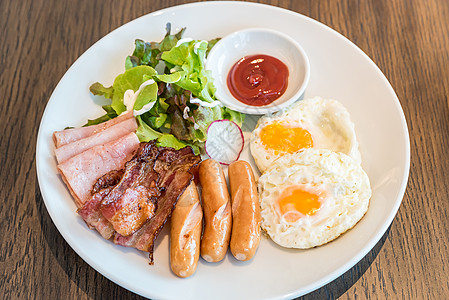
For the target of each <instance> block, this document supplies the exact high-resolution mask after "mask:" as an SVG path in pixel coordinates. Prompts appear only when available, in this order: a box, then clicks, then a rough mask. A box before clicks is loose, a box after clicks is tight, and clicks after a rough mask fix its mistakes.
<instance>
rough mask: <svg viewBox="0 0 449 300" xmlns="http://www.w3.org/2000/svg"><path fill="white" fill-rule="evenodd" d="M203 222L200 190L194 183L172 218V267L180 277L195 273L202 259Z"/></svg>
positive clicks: (183, 195)
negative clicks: (200, 258) (199, 260)
mask: <svg viewBox="0 0 449 300" xmlns="http://www.w3.org/2000/svg"><path fill="white" fill-rule="evenodd" d="M202 220H203V212H202V210H201V205H200V200H199V196H198V190H197V187H196V185H195V183H194V182H192V183H191V184H190V185H189V186H188V187H187V189H186V190H185V191H184V193H183V194H182V195H181V197H180V198H179V200H178V203H177V204H176V207H175V210H174V211H173V214H172V217H171V230H170V266H171V269H172V271H173V273H175V274H176V275H177V276H179V277H188V276H190V275H192V274H193V273H195V270H196V267H197V264H198V259H199V257H200V240H201V231H202V228H203V224H202Z"/></svg>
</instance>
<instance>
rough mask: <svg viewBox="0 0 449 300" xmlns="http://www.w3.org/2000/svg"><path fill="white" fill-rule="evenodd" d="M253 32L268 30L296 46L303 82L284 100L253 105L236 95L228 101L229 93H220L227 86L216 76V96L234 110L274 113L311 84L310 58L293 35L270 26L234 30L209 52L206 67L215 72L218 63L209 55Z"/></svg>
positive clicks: (293, 100)
mask: <svg viewBox="0 0 449 300" xmlns="http://www.w3.org/2000/svg"><path fill="white" fill-rule="evenodd" d="M251 32H266V33H270V34H272V35H277V36H279V37H281V38H282V39H284V40H286V41H287V42H288V43H289V44H291V45H293V46H294V48H295V49H296V50H297V51H296V52H297V53H299V56H300V58H301V60H302V61H303V63H304V68H303V72H304V79H303V80H302V82H301V84H300V85H299V89H298V91H297V92H296V93H295V94H293V95H292V96H291V97H290V98H287V99H285V100H283V101H282V102H281V103H277V101H278V100H275V101H273V102H272V103H270V104H268V105H264V106H251V105H248V104H245V103H242V102H240V101H239V100H237V99H235V98H234V97H233V101H228V98H229V97H228V96H227V95H223V94H222V93H220V88H222V89H227V86H222V84H220V86H219V83H218V80H217V79H216V78H214V85H215V87H216V89H217V90H216V92H215V96H216V98H217V100H219V101H220V102H221V103H222V104H223V105H224V106H226V107H228V108H230V109H232V110H235V111H238V112H241V113H244V114H249V115H264V114H268V113H274V112H277V111H279V110H281V109H284V108H285V107H288V106H290V105H291V104H293V103H294V102H296V101H297V100H299V99H300V98H301V96H302V95H303V94H304V92H305V90H306V88H307V86H308V84H309V80H310V72H311V71H310V70H311V67H310V60H309V57H308V55H307V52H306V51H305V50H304V48H303V47H302V46H301V44H300V43H299V42H298V41H297V40H295V39H293V38H292V37H290V36H289V35H287V34H285V33H283V32H281V31H277V30H274V29H270V28H264V27H249V28H245V29H241V30H237V31H234V32H232V33H230V34H228V35H225V36H224V37H222V38H221V39H220V40H219V41H218V42H217V43H216V44H215V45H214V46H213V47H212V49H211V50H210V52H209V54H208V55H207V60H206V66H205V67H206V70H210V71H211V72H212V74H213V73H214V71H215V70H216V69H215V70H213V68H211V67H213V66H216V63H215V62H214V61H213V60H210V59H209V57H213V55H214V54H215V53H216V52H217V51H219V49H220V47H221V46H222V45H224V43H225V42H226V41H228V40H231V39H232V38H235V37H236V36H238V35H241V34H246V33H251ZM259 54H264V53H259ZM244 56H246V55H244ZM211 61H212V62H211ZM287 67H289V66H287ZM287 89H288V87H287ZM223 99H224V100H223Z"/></svg>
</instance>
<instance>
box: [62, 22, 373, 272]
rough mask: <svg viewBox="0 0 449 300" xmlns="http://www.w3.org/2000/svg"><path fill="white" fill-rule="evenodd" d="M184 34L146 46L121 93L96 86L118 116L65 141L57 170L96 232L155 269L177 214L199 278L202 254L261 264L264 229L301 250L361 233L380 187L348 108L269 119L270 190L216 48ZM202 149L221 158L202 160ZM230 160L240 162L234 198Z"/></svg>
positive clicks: (179, 258)
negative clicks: (226, 91) (231, 100)
mask: <svg viewBox="0 0 449 300" xmlns="http://www.w3.org/2000/svg"><path fill="white" fill-rule="evenodd" d="M183 32H184V29H182V30H181V31H180V32H178V33H176V34H173V35H172V34H171V33H170V25H168V26H167V34H166V35H165V37H164V39H163V40H162V41H161V42H160V43H145V42H143V41H141V40H136V41H135V51H134V52H133V54H132V55H130V56H128V57H127V59H126V65H125V71H124V72H123V73H122V74H119V75H118V76H117V77H116V78H115V80H114V83H113V85H112V86H111V87H105V86H103V85H102V84H100V83H98V82H97V83H94V84H93V85H92V86H91V87H90V91H91V92H92V93H93V94H94V95H99V96H104V98H106V99H108V100H109V101H110V102H109V103H108V104H107V105H104V106H103V109H104V110H105V111H106V114H105V115H103V116H101V117H99V118H97V119H94V120H89V121H88V123H87V124H86V125H88V126H85V127H82V128H72V129H66V130H62V131H56V132H54V134H53V141H54V143H55V146H56V149H55V156H56V160H57V163H58V165H57V169H58V171H59V173H60V174H61V177H62V179H63V181H64V182H65V183H66V185H67V187H68V189H69V191H70V193H71V194H72V195H73V197H74V199H75V203H76V205H77V207H78V210H77V212H78V214H79V215H80V216H81V217H82V218H83V220H84V221H85V222H86V224H87V225H88V226H89V228H91V229H95V230H97V231H98V232H99V233H100V234H101V236H102V237H103V238H105V239H108V240H111V241H112V242H114V243H115V244H117V245H122V246H127V247H134V248H136V249H139V250H142V251H146V252H149V258H150V264H153V247H154V242H155V239H156V238H157V236H158V235H159V233H160V231H161V229H162V228H163V226H164V224H165V223H166V221H167V220H168V219H169V218H170V217H171V230H170V266H171V269H172V271H173V273H174V274H176V275H177V276H179V277H188V276H191V275H192V274H193V273H195V270H196V268H197V265H198V260H199V256H200V255H201V257H202V258H203V259H204V260H205V261H207V262H219V261H221V260H223V258H224V257H225V255H226V253H227V250H228V247H229V248H230V250H231V252H232V254H233V255H234V257H235V258H236V259H237V260H240V261H247V260H250V259H251V258H253V257H254V255H255V253H256V251H257V249H258V247H259V243H260V231H261V227H262V229H264V230H265V231H266V232H267V233H268V235H269V236H270V237H271V238H272V239H273V241H275V242H276V243H278V244H279V245H281V246H284V247H290V248H301V249H305V248H310V247H315V246H319V245H322V244H324V243H327V242H329V241H331V240H333V239H335V238H337V237H338V236H339V235H341V234H342V233H343V232H345V231H346V230H348V229H350V228H352V227H353V226H354V225H355V224H356V223H357V222H358V221H359V220H360V219H361V218H362V217H363V215H364V214H365V212H366V210H367V208H368V203H369V198H370V196H371V188H370V184H369V180H368V177H367V175H366V174H365V172H364V171H363V170H362V168H361V166H360V161H361V157H360V153H359V150H358V142H357V139H356V136H355V130H354V124H353V123H352V122H351V120H350V118H349V113H348V111H347V110H346V109H345V108H344V107H343V105H342V104H340V103H339V102H337V101H335V100H326V99H321V98H313V99H307V100H302V101H298V102H296V103H295V104H293V105H291V106H290V107H288V108H286V109H283V110H281V111H279V112H277V113H274V114H272V115H265V116H263V117H261V118H260V119H259V121H258V123H257V126H256V128H255V129H254V131H253V132H252V135H251V145H250V149H251V154H252V156H253V158H254V160H255V162H256V165H257V167H258V168H259V170H260V171H261V172H262V175H261V177H260V178H259V181H258V188H259V191H258V190H257V186H256V181H255V178H254V174H253V170H252V168H251V165H250V164H249V163H247V162H245V161H238V159H239V157H240V154H241V152H242V150H243V148H244V135H243V132H242V130H241V128H240V126H241V124H242V122H243V120H244V115H243V114H240V113H238V112H235V111H232V110H230V109H229V108H227V107H224V106H223V105H222V104H221V103H220V102H219V101H218V100H217V99H216V98H215V88H214V86H213V79H212V78H211V76H210V72H209V71H208V70H206V69H205V65H204V63H205V59H206V55H207V53H208V51H209V50H210V48H211V46H213V45H214V43H215V42H216V40H211V41H210V43H208V42H207V41H203V40H192V39H183V38H181V37H182V34H183ZM160 63H162V64H165V66H166V68H164V71H163V73H161V74H159V73H158V71H156V66H157V65H159V64H160ZM259 75H260V74H259ZM272 75H273V74H272ZM256 77H257V76H256ZM253 79H254V78H253ZM256 79H260V78H256ZM259 100H260V99H259ZM265 100H266V99H265ZM271 100H272V99H271ZM253 104H254V103H253ZM255 105H259V104H255ZM200 153H202V154H204V153H207V154H208V155H209V156H210V157H211V158H212V159H208V160H205V161H203V162H201V163H200V161H201V157H200V156H199V154H200ZM220 164H224V165H229V169H228V174H229V183H230V190H231V195H232V197H230V196H229V192H228V186H227V183H226V178H225V175H224V173H223V169H222V166H221V165H220ZM194 177H197V178H196V179H198V180H199V183H200V184H201V191H202V192H201V200H200V196H199V193H198V189H197V186H196V184H195V181H194ZM203 216H204V223H203ZM203 224H204V226H203ZM203 227H204V231H203Z"/></svg>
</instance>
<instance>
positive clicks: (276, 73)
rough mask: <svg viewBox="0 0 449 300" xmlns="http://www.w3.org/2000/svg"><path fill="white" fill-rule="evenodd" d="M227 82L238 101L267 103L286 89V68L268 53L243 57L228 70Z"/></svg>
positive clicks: (256, 104) (261, 104) (255, 104)
mask: <svg viewBox="0 0 449 300" xmlns="http://www.w3.org/2000/svg"><path fill="white" fill-rule="evenodd" d="M227 84H228V87H229V90H230V92H231V94H232V95H233V96H234V97H235V98H236V99H237V100H239V101H240V102H243V103H245V104H248V105H253V106H263V105H267V104H270V103H271V102H273V101H274V100H276V99H278V98H279V97H280V96H282V94H284V92H285V90H286V89H287V84H288V68H287V66H286V65H285V64H284V63H283V62H281V61H280V60H279V59H277V58H274V57H272V56H269V55H264V54H257V55H252V56H248V57H243V58H241V59H240V60H239V61H238V62H236V63H235V64H234V66H233V67H232V68H231V70H230V71H229V74H228V78H227Z"/></svg>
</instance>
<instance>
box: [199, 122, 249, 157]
mask: <svg viewBox="0 0 449 300" xmlns="http://www.w3.org/2000/svg"><path fill="white" fill-rule="evenodd" d="M244 144H245V142H244V138H243V132H242V129H240V127H239V125H237V124H235V123H234V122H232V121H229V120H216V121H213V122H212V123H210V125H209V127H208V128H207V140H206V143H205V145H204V148H205V150H206V153H207V155H209V157H210V158H212V159H214V160H216V161H218V162H219V163H220V164H222V165H229V164H231V163H232V162H234V161H236V160H238V159H239V157H240V153H242V150H243V145H244Z"/></svg>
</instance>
